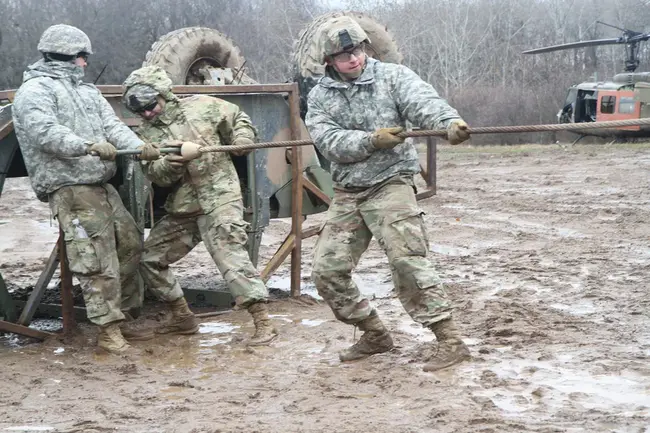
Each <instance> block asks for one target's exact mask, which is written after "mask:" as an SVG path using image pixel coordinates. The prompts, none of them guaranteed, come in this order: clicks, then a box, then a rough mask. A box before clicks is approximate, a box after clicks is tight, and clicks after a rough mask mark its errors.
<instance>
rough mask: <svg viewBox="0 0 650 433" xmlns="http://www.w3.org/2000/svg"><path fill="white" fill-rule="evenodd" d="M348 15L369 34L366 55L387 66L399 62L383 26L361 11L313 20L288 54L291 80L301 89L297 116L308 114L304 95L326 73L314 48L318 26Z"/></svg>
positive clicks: (400, 60) (392, 43)
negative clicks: (289, 55) (386, 63)
mask: <svg viewBox="0 0 650 433" xmlns="http://www.w3.org/2000/svg"><path fill="white" fill-rule="evenodd" d="M343 15H347V16H349V17H352V18H354V19H355V20H356V21H357V23H359V25H360V26H361V28H362V29H363V30H364V31H365V32H366V33H367V34H368V38H369V39H370V46H369V48H370V49H369V50H368V54H369V55H370V56H371V57H374V58H376V59H379V60H381V61H382V62H388V63H401V62H402V59H403V56H402V54H401V53H400V52H399V48H398V47H397V43H396V42H395V39H394V37H393V35H392V33H391V32H389V31H388V29H387V28H386V26H385V25H383V24H381V23H379V22H378V21H376V20H375V19H374V18H372V17H371V16H369V15H366V14H364V13H362V12H355V11H342V12H330V13H327V14H324V15H320V16H318V17H316V18H315V19H314V20H313V21H312V22H311V23H309V25H308V26H307V27H306V28H305V29H303V30H302V31H301V32H300V34H299V36H298V40H297V41H296V42H295V43H294V46H293V53H292V54H291V68H292V70H291V74H292V80H293V81H295V82H297V83H298V87H299V88H300V115H301V116H302V117H303V119H304V117H305V114H307V94H308V93H309V91H310V90H311V89H312V87H314V85H315V84H316V81H317V80H318V79H319V78H320V77H321V76H322V75H323V74H324V73H325V66H324V65H323V64H321V63H320V59H319V58H318V57H319V53H318V50H317V47H316V44H317V41H318V36H319V34H320V27H321V25H322V24H323V23H325V22H326V21H328V20H329V19H331V18H335V17H339V16H343Z"/></svg>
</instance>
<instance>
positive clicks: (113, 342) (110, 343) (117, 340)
mask: <svg viewBox="0 0 650 433" xmlns="http://www.w3.org/2000/svg"><path fill="white" fill-rule="evenodd" d="M97 347H99V348H101V349H104V350H105V351H107V352H109V353H113V354H115V355H121V354H124V353H126V352H128V351H129V349H131V346H130V345H129V343H127V341H126V340H125V339H124V337H123V336H122V333H121V332H120V325H119V323H117V322H113V323H109V324H108V325H104V326H100V327H99V334H97Z"/></svg>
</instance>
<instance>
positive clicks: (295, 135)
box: [289, 83, 303, 296]
mask: <svg viewBox="0 0 650 433" xmlns="http://www.w3.org/2000/svg"><path fill="white" fill-rule="evenodd" d="M298 98H299V92H298V84H297V83H293V86H291V92H289V115H290V116H291V117H290V119H289V122H290V127H291V139H292V140H298V139H299V138H300V104H299V100H298ZM291 179H292V182H291V194H292V196H293V200H292V201H291V232H292V234H293V251H292V253H291V296H300V279H301V278H300V264H301V261H302V257H301V247H302V236H301V234H302V197H303V190H302V189H303V182H302V149H301V148H300V147H294V148H293V149H292V150H291Z"/></svg>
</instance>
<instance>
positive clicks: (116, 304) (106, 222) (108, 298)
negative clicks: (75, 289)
mask: <svg viewBox="0 0 650 433" xmlns="http://www.w3.org/2000/svg"><path fill="white" fill-rule="evenodd" d="M49 204H50V209H51V210H52V214H53V215H54V216H55V217H56V218H57V219H58V221H59V226H60V227H61V229H62V230H63V233H64V239H65V244H66V252H67V257H68V261H69V266H70V271H71V272H72V273H73V274H74V276H75V277H77V279H78V280H79V283H80V284H81V289H82V292H83V297H84V301H85V303H86V312H87V314H88V319H89V320H90V321H91V322H93V323H95V324H97V325H100V326H102V325H106V324H108V323H111V322H114V321H118V320H123V319H124V314H123V313H122V311H120V309H123V310H127V309H129V308H132V307H138V306H140V305H141V304H142V300H143V293H142V289H141V288H142V285H141V284H140V281H139V278H140V277H139V273H138V263H139V261H140V255H141V252H142V241H141V239H142V233H141V232H140V231H139V230H138V228H137V226H136V224H135V221H134V220H133V217H132V216H131V214H129V213H128V211H127V210H126V208H125V207H124V205H123V204H122V201H121V199H120V196H119V195H118V193H117V191H116V190H115V188H113V186H111V185H110V184H106V185H103V186H91V185H76V186H65V187H62V188H59V189H58V190H57V191H55V192H54V193H53V194H51V196H50V199H49Z"/></svg>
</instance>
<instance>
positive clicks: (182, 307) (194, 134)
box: [123, 66, 277, 345]
mask: <svg viewBox="0 0 650 433" xmlns="http://www.w3.org/2000/svg"><path fill="white" fill-rule="evenodd" d="M171 85H172V82H171V80H170V79H169V78H168V77H167V75H166V74H165V72H164V71H163V70H162V69H160V68H159V67H155V66H149V67H144V68H141V69H138V70H136V71H134V72H133V73H131V75H130V76H129V77H128V78H127V79H126V81H125V82H124V88H125V91H124V95H123V101H124V104H125V105H126V106H127V108H129V109H130V110H131V111H133V112H135V113H138V114H139V115H140V116H141V117H142V118H143V119H144V122H143V124H142V126H141V127H140V128H138V129H137V131H136V132H137V134H138V135H139V136H140V137H142V138H143V139H145V140H147V141H151V142H154V143H158V144H161V143H163V142H164V143H165V146H169V145H170V143H171V144H174V141H175V142H176V144H178V143H180V142H181V141H191V142H195V143H198V144H200V145H204V146H214V145H230V144H233V145H237V144H249V143H253V140H254V138H255V129H254V128H253V126H252V124H251V120H250V118H249V117H248V115H246V113H244V112H243V111H241V110H240V109H239V107H238V106H236V105H234V104H231V103H229V102H226V101H224V100H221V99H217V98H214V97H211V96H192V97H189V98H185V99H180V100H179V99H178V98H177V97H176V96H175V95H174V94H173V93H172V91H171ZM144 171H145V174H146V176H147V177H148V178H149V179H150V180H151V181H152V182H153V183H155V184H156V185H159V186H162V187H171V188H172V191H171V193H170V195H169V196H168V197H167V201H166V203H165V210H166V212H167V215H165V216H164V217H163V218H162V219H161V220H160V221H158V222H157V223H156V225H155V226H154V227H153V229H152V230H151V233H150V235H149V237H148V238H147V239H146V241H145V247H144V253H143V256H142V264H141V273H142V276H143V278H144V280H145V285H146V286H147V287H148V288H149V289H150V290H151V291H152V292H153V293H155V294H156V295H157V296H158V297H159V298H160V299H162V300H164V301H166V302H168V304H169V306H170V308H171V311H172V318H171V321H170V322H169V323H168V324H166V325H165V326H163V327H162V328H161V329H159V330H158V331H157V332H159V333H193V332H196V331H197V329H198V325H197V322H196V318H195V317H194V315H193V314H192V312H191V311H190V310H189V308H188V306H187V302H186V301H185V298H184V297H183V291H182V290H181V287H180V285H179V283H178V281H177V280H176V278H175V277H174V275H173V273H172V271H171V270H170V269H169V265H171V264H172V263H175V262H177V261H178V260H180V259H182V258H183V257H184V256H185V255H187V254H188V253H189V252H190V251H191V250H192V249H193V248H194V247H195V246H196V245H198V243H199V242H201V241H203V242H204V243H205V246H206V248H207V250H208V252H209V253H210V255H211V256H212V258H213V260H214V262H215V263H216V265H217V268H218V269H219V272H221V275H223V277H224V279H225V280H226V284H227V285H228V289H229V290H230V292H231V293H232V295H233V297H234V298H235V302H236V304H237V305H238V306H240V307H244V308H247V309H248V311H249V312H250V313H251V315H252V316H253V321H254V323H255V335H254V336H253V337H252V338H251V340H250V341H249V343H248V344H249V345H261V344H268V343H269V342H270V341H271V340H273V339H274V338H275V337H276V335H277V332H276V330H275V328H274V327H273V326H272V325H271V322H270V320H269V317H268V311H267V307H266V302H267V297H268V291H267V289H266V286H265V285H264V283H263V282H262V280H261V279H260V276H259V274H258V272H257V270H256V269H255V267H254V266H253V264H252V263H251V261H250V258H249V256H248V253H247V251H246V242H247V239H248V235H247V233H246V231H247V228H248V224H247V223H246V222H245V221H244V219H243V213H244V208H243V199H242V194H241V187H240V185H239V178H238V176H237V172H236V170H235V166H234V164H233V162H232V160H231V158H230V155H229V154H228V153H224V152H213V153H205V154H202V155H200V156H199V157H198V158H197V159H194V160H191V161H187V160H184V159H183V157H181V156H180V155H168V156H166V157H164V158H162V159H160V160H158V161H153V162H149V163H145V164H144Z"/></svg>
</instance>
